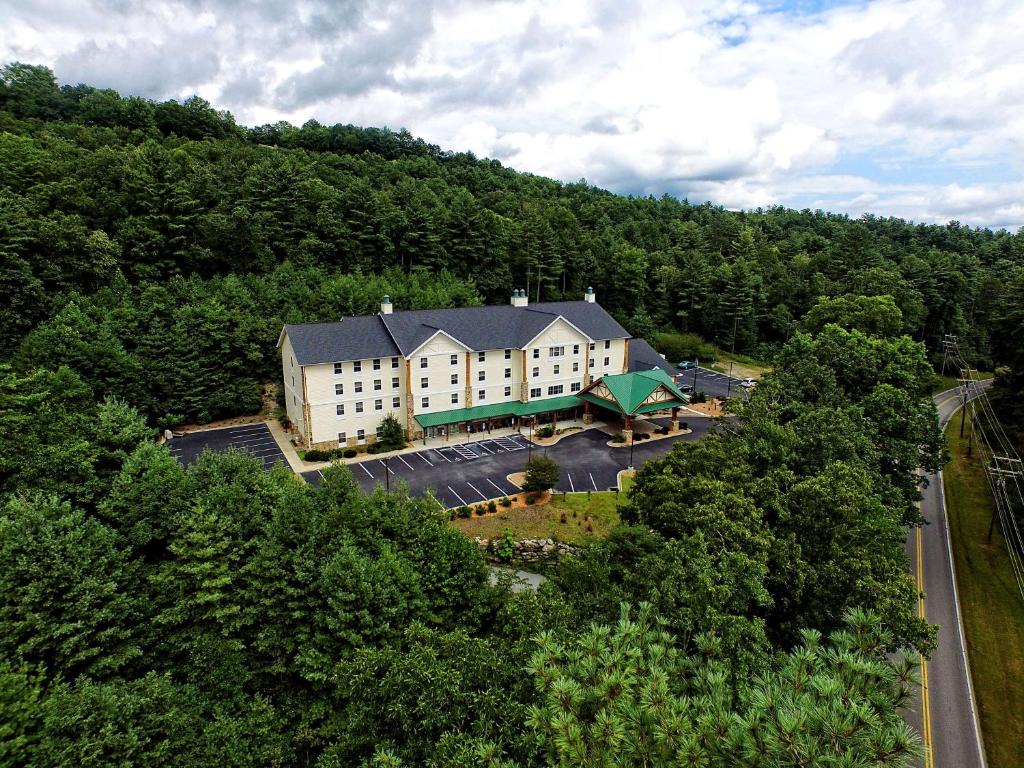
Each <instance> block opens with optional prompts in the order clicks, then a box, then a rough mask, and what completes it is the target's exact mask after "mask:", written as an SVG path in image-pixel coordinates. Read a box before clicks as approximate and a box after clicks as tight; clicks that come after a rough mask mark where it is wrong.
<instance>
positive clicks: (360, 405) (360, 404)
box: [356, 400, 363, 413]
mask: <svg viewBox="0 0 1024 768" xmlns="http://www.w3.org/2000/svg"><path fill="white" fill-rule="evenodd" d="M362 412H363V401H362V400H359V401H358V402H357V403H356V413H362Z"/></svg>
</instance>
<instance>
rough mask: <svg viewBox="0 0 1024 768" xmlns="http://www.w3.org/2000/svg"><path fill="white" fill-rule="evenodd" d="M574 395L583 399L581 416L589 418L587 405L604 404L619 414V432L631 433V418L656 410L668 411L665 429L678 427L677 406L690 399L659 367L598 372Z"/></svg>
mask: <svg viewBox="0 0 1024 768" xmlns="http://www.w3.org/2000/svg"><path fill="white" fill-rule="evenodd" d="M578 397H579V398H580V399H581V400H583V401H584V403H585V405H584V409H585V413H584V417H583V418H584V420H585V421H586V420H589V418H592V416H591V414H590V409H591V406H598V407H600V408H605V409H607V410H609V411H612V412H613V413H617V414H619V416H620V417H621V418H622V423H623V430H622V431H623V433H624V434H625V435H626V438H627V439H630V438H631V437H632V432H633V419H634V418H635V417H637V416H643V415H646V414H649V413H654V412H656V411H671V413H672V421H671V424H670V427H669V429H671V430H672V431H675V430H677V429H679V409H680V408H681V407H683V406H685V405H686V404H687V403H689V402H690V398H689V396H687V395H685V394H683V392H681V391H680V390H679V388H678V387H676V385H675V383H674V382H673V381H672V377H671V376H669V375H668V374H667V373H666V372H665V371H663V370H661V369H660V368H655V369H654V370H650V371H634V372H633V373H621V374H616V375H613V376H602V377H601V378H600V379H598V380H597V381H595V382H593V383H592V384H590V385H589V386H588V387H586V388H585V389H584V390H583V391H582V392H580V393H579V395H578Z"/></svg>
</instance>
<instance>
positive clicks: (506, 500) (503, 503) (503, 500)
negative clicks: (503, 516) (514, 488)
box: [498, 496, 512, 507]
mask: <svg viewBox="0 0 1024 768" xmlns="http://www.w3.org/2000/svg"><path fill="white" fill-rule="evenodd" d="M498 503H499V504H501V506H503V507H511V506H512V499H510V498H509V497H508V496H502V497H501V501H499V502H498Z"/></svg>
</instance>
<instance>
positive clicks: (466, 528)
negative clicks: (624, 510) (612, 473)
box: [452, 478, 633, 544]
mask: <svg viewBox="0 0 1024 768" xmlns="http://www.w3.org/2000/svg"><path fill="white" fill-rule="evenodd" d="M632 482H633V480H632V478H623V482H622V485H623V488H624V489H626V490H628V489H629V486H630V485H632ZM625 501H626V494H625V493H615V492H613V491H600V492H594V493H591V494H590V498H589V499H588V498H587V494H585V493H569V494H566V495H565V496H563V495H562V494H561V493H555V495H554V497H553V498H552V499H551V502H550V503H548V504H538V505H536V506H533V507H520V508H516V509H508V510H504V509H502V508H501V507H498V512H496V513H493V514H488V515H484V516H482V517H478V516H477V515H475V514H474V515H473V516H472V517H466V518H461V517H457V518H455V520H454V521H452V525H454V526H455V527H456V528H458V529H459V530H460V531H462V532H463V533H465V534H466V535H467V536H480V537H481V538H484V539H497V538H499V537H500V536H501V534H502V532H503V531H504V530H505V528H509V529H511V531H512V536H513V537H514V538H515V539H517V540H518V539H554V540H556V541H561V542H564V543H566V544H588V543H592V542H594V541H596V540H597V539H599V538H604V537H605V536H607V535H608V531H610V530H611V529H612V528H614V527H615V526H616V525H618V522H619V512H618V509H619V505H620V504H623V503H625ZM563 514H564V515H565V522H564V523H563V522H562V515H563ZM584 515H587V517H588V519H587V520H584V519H583V516H584ZM588 523H589V524H590V526H591V527H592V528H593V530H592V531H588V530H587V524H588Z"/></svg>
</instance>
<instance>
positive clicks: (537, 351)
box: [533, 347, 540, 360]
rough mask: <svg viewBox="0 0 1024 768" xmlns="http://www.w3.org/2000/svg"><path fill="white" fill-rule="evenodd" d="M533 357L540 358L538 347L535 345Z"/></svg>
mask: <svg viewBox="0 0 1024 768" xmlns="http://www.w3.org/2000/svg"><path fill="white" fill-rule="evenodd" d="M533 359H534V360H540V347H537V349H535V350H533Z"/></svg>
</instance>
